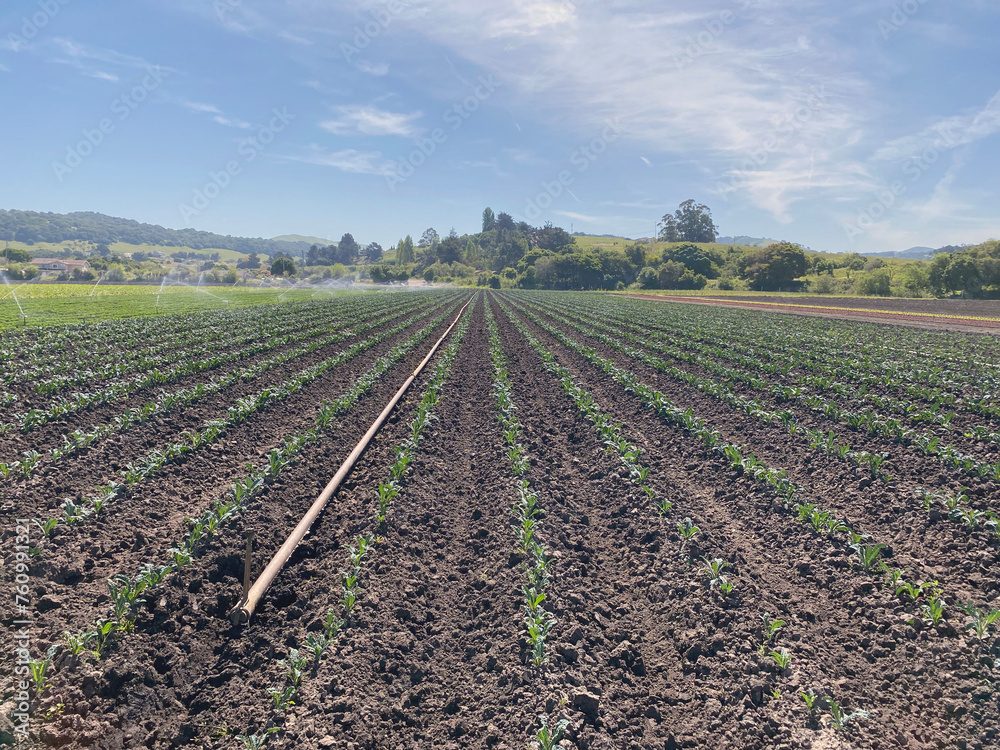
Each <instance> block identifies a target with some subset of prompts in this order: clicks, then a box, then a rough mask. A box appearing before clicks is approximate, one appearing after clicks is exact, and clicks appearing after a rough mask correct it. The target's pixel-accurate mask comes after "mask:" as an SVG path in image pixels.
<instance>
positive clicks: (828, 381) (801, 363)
mask: <svg viewBox="0 0 1000 750" xmlns="http://www.w3.org/2000/svg"><path fill="white" fill-rule="evenodd" d="M567 304H574V303H567ZM574 306H575V308H576V309H577V310H578V311H579V310H580V306H579V305H578V304H575V305H574ZM662 307H663V306H658V307H651V306H650V305H648V304H643V305H634V306H630V308H629V309H628V310H627V311H626V310H625V309H622V308H620V307H616V306H614V305H603V306H601V307H600V314H601V316H602V317H604V316H605V315H611V316H613V317H614V318H615V319H616V320H617V321H619V322H622V323H624V324H626V325H636V324H637V323H641V326H640V327H638V329H637V330H639V331H641V332H645V333H647V334H650V335H653V336H666V337H669V339H670V340H672V341H675V342H676V343H677V344H678V345H679V346H682V347H684V348H687V349H688V350H690V351H694V352H698V353H701V354H706V355H710V356H714V357H718V358H720V359H727V360H730V361H733V362H737V363H740V364H748V365H752V366H753V367H755V368H758V369H761V371H764V372H767V373H768V374H771V375H782V376H784V375H789V374H790V372H791V371H792V370H796V369H798V370H804V371H808V372H810V373H814V375H813V376H811V380H812V382H814V383H815V385H816V387H821V388H824V389H825V388H826V387H830V386H832V385H836V387H837V390H840V391H843V390H844V389H846V388H847V386H846V384H845V383H844V382H837V381H838V379H842V380H843V381H848V382H850V381H855V382H858V383H859V384H860V388H859V393H860V394H862V395H868V396H871V397H872V399H873V400H874V401H875V402H876V403H882V406H880V408H884V407H885V406H888V405H891V404H900V403H903V404H905V402H898V400H894V399H891V397H890V398H886V397H880V396H877V390H878V389H881V388H885V389H887V390H897V391H899V392H901V393H903V394H905V395H907V396H909V397H911V398H915V399H917V400H919V401H924V402H927V403H928V404H929V405H930V406H931V407H932V409H934V408H936V409H940V408H943V407H944V406H948V405H952V406H954V405H960V406H962V407H963V408H967V409H969V410H970V411H973V412H976V413H979V414H983V415H985V416H994V417H995V416H997V415H998V414H1000V411H996V410H995V407H991V406H990V400H989V399H988V398H986V399H985V400H984V398H983V396H984V395H986V396H988V394H989V393H990V388H989V387H986V388H982V387H981V386H982V385H983V381H984V379H987V380H988V379H989V378H993V377H995V375H994V374H993V373H988V372H986V373H984V372H983V371H982V368H976V370H974V371H973V372H971V373H968V374H959V373H955V372H953V371H952V370H950V369H949V368H947V367H945V366H944V365H942V364H940V363H935V364H934V365H931V366H927V367H921V366H920V365H916V364H914V357H913V356H912V352H907V355H908V356H906V357H905V358H901V359H899V360H893V358H892V357H887V356H885V355H884V353H883V349H884V347H883V346H882V345H881V344H880V342H879V341H878V340H867V341H865V344H864V345H863V346H859V345H858V341H857V340H856V337H857V331H858V330H859V329H858V328H857V327H851V328H848V329H846V331H845V337H855V341H852V342H851V344H852V349H851V350H849V351H843V350H838V348H837V342H836V341H831V340H830V339H829V338H826V337H821V336H811V337H810V336H804V335H803V334H802V331H803V330H806V331H808V330H810V326H811V325H823V324H811V323H803V322H801V321H796V323H795V326H794V327H793V326H791V325H789V324H788V323H787V321H782V320H780V319H775V318H770V317H765V316H761V315H757V314H753V313H750V314H746V313H744V314H743V315H742V316H740V317H738V318H737V320H738V322H737V323H736V324H734V325H729V326H727V325H726V324H725V320H724V319H723V317H722V316H706V315H705V313H704V312H695V311H689V310H683V311H682V310H677V309H671V310H669V311H665V310H663V309H662ZM626 312H627V315H626ZM713 312H714V311H713ZM778 317H779V318H780V316H778ZM695 320H697V321H699V324H698V325H697V326H696V327H695V328H694V330H690V329H689V328H686V327H685V325H684V323H685V322H687V323H689V324H691V325H693V321H695ZM702 321H704V322H702ZM751 325H752V329H751ZM921 335H922V336H923V337H924V340H923V341H922V342H921V345H922V346H926V345H928V344H933V342H934V341H939V340H941V339H932V338H929V335H928V334H921ZM949 343H950V342H949ZM765 359H766V360H768V361H767V362H764V361H763V360H765ZM806 377H807V378H809V377H810V376H806ZM997 383H998V384H1000V381H997ZM949 386H950V388H951V389H950V390H949V389H948V387H949ZM970 387H974V388H975V390H976V393H978V394H979V395H975V394H971V393H966V391H968V390H969V389H970ZM869 389H873V390H875V391H876V393H869ZM922 411H923V410H922V409H919V408H915V409H914V410H913V411H911V413H913V414H920V413H921V412H922Z"/></svg>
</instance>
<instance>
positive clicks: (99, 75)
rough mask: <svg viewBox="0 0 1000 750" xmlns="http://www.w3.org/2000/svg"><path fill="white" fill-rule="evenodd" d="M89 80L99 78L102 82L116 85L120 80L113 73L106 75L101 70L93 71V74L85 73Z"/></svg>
mask: <svg viewBox="0 0 1000 750" xmlns="http://www.w3.org/2000/svg"><path fill="white" fill-rule="evenodd" d="M87 75H89V76H90V77H91V78H99V79H100V80H102V81H111V82H112V83H118V81H120V80H121V79H120V78H119V77H118V76H116V75H115V74H114V73H106V72H104V71H103V70H95V71H94V72H93V73H87Z"/></svg>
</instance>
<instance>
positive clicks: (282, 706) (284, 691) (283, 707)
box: [267, 685, 296, 711]
mask: <svg viewBox="0 0 1000 750" xmlns="http://www.w3.org/2000/svg"><path fill="white" fill-rule="evenodd" d="M267 692H268V694H269V695H270V696H271V705H272V707H273V708H274V710H275V711H287V710H288V709H289V708H291V707H292V706H294V705H295V701H294V700H292V699H293V698H294V697H295V692H296V688H295V686H294V685H284V686H283V687H280V688H274V687H272V688H268V689H267Z"/></svg>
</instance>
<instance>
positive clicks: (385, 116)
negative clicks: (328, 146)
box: [319, 104, 422, 138]
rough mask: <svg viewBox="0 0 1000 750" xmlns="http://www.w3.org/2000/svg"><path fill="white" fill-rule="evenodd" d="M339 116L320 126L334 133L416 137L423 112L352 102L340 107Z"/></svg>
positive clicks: (418, 133) (419, 131)
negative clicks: (401, 110)
mask: <svg viewBox="0 0 1000 750" xmlns="http://www.w3.org/2000/svg"><path fill="white" fill-rule="evenodd" d="M337 113H338V114H339V117H338V118H337V119H336V120H326V121H324V122H321V123H320V124H319V126H320V127H321V128H322V129H323V130H325V131H327V132H328V133H333V134H334V135H369V136H382V135H395V136H400V137H403V138H416V137H417V136H418V135H420V133H421V129H420V128H419V127H418V126H417V125H416V124H415V121H416V120H418V119H420V117H421V116H422V113H421V112H409V113H402V112H388V111H386V110H384V109H379V108H378V107H373V106H368V105H362V104H352V105H348V106H344V107H338V108H337Z"/></svg>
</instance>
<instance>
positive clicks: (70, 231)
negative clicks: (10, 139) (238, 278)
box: [0, 210, 309, 256]
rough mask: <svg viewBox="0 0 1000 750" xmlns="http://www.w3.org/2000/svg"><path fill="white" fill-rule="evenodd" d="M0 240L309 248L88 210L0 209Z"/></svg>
mask: <svg viewBox="0 0 1000 750" xmlns="http://www.w3.org/2000/svg"><path fill="white" fill-rule="evenodd" d="M0 240H5V241H7V242H22V243H24V244H26V245H34V244H36V243H39V242H52V243H58V242H66V241H72V240H81V241H84V242H90V243H93V244H97V245H112V244H114V243H115V242H124V243H127V244H130V245H155V246H159V247H190V248H192V249H193V250H204V249H206V248H218V249H220V250H235V251H236V252H239V253H260V254H262V255H268V256H271V255H275V254H276V253H279V252H284V253H286V254H288V255H290V256H299V255H301V254H302V253H304V252H305V251H306V250H307V249H308V248H309V245H308V244H307V243H305V242H285V241H280V240H267V239H262V238H259V237H258V238H250V237H231V236H229V235H221V234H215V233H213V232H202V231H199V230H197V229H166V228H165V227H161V226H159V225H156V224H143V223H140V222H138V221H133V220H131V219H119V218H116V217H114V216H105V215H104V214H99V213H94V212H91V211H78V212H76V213H69V214H55V213H39V212H37V211H4V210H0Z"/></svg>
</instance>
